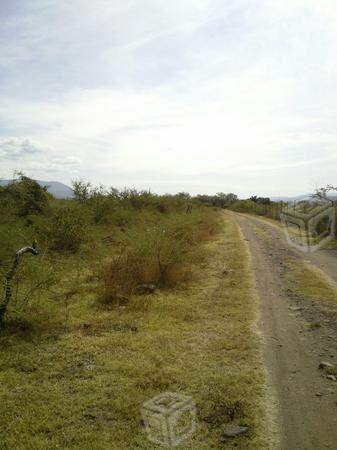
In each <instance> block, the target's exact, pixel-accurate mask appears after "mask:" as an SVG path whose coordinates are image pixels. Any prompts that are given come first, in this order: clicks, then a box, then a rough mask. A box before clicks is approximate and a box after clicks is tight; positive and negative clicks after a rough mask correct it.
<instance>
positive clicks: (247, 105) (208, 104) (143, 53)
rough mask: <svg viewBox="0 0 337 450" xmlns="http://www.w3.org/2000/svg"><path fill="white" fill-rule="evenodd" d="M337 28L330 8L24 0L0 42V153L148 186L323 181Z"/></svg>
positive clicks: (188, 0) (306, 3)
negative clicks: (0, 73)
mask: <svg viewBox="0 0 337 450" xmlns="http://www.w3.org/2000/svg"><path fill="white" fill-rule="evenodd" d="M79 9H80V10H81V14H78V10H79ZM336 19H337V7H336V4H335V2H334V1H333V0H322V1H321V2H316V1H313V0H292V1H290V0H287V1H285V2H275V1H272V0H262V1H259V2H258V1H257V0H254V1H251V0H250V1H248V0H239V1H235V2H234V1H228V2H225V3H224V2H223V1H220V0H207V1H203V0H193V1H192V0H181V1H179V2H166V1H165V2H164V0H151V1H149V0H147V1H145V0H141V1H133V0H129V1H125V2H123V3H120V4H116V3H115V2H110V1H106V0H100V1H97V2H95V5H93V3H92V2H89V1H84V0H71V1H67V2H65V1H58V2H56V1H46V0H38V1H37V2H34V3H33V2H27V7H26V9H25V10H24V11H23V10H22V11H17V13H16V14H14V15H13V16H12V17H11V18H10V19H8V20H7V21H5V23H4V30H5V31H4V36H6V37H7V38H8V37H10V38H9V39H6V40H5V39H4V40H3V41H2V43H0V54H2V62H1V58H0V64H2V65H3V67H4V68H5V69H6V70H7V72H8V78H5V80H4V83H2V86H3V89H2V90H1V88H0V99H1V102H0V122H1V123H2V124H4V130H6V129H8V130H9V132H10V135H11V136H14V138H13V137H11V138H9V137H8V136H4V137H3V138H2V140H3V141H0V149H2V150H0V157H2V158H4V157H6V159H7V162H6V166H5V167H6V169H8V170H12V169H13V168H14V166H16V165H17V164H18V157H19V156H20V162H21V164H22V166H23V167H21V168H22V169H23V170H34V171H35V172H36V171H38V172H39V177H40V178H43V171H44V170H46V171H48V170H49V171H50V170H56V171H57V173H58V174H59V176H60V179H61V180H62V181H69V177H70V175H69V174H70V173H71V171H74V170H80V171H81V175H82V176H86V177H88V178H90V179H91V180H93V181H94V182H100V181H102V182H104V183H106V184H109V183H110V184H115V181H116V180H117V182H118V183H119V184H120V185H125V184H130V183H131V184H132V183H133V182H134V180H136V187H141V188H143V187H144V186H146V187H149V186H151V185H153V186H154V187H155V188H156V189H157V190H166V189H171V190H182V189H184V190H189V186H190V190H191V191H192V190H193V191H197V190H198V185H200V188H202V189H203V190H205V191H209V192H210V191H212V190H213V189H215V190H226V189H228V190H234V188H236V189H238V192H239V193H240V194H241V195H248V194H250V193H251V192H252V191H255V192H256V193H261V194H268V193H269V192H270V193H271V194H273V193H274V194H277V193H282V194H283V193H284V194H287V193H296V190H297V189H299V190H300V191H302V190H305V191H306V190H308V189H310V186H309V185H310V183H313V182H315V183H321V184H325V183H328V182H333V180H332V179H331V178H329V177H333V176H334V175H333V170H332V167H333V166H334V165H335V163H336V157H335V155H336V145H337V132H336V128H335V122H336V117H335V115H336V113H335V105H336V101H337V87H336V86H335V79H336V76H337V67H336V65H335V62H334V60H335V54H336V52H337V29H336V27H335V23H336V22H335V21H336ZM6 33H7V35H6ZM28 86H33V88H34V92H37V93H38V95H32V92H30V91H28ZM13 139H14V141H13ZM25 139H28V141H27V142H28V143H37V142H38V143H39V145H38V146H36V148H39V149H40V150H41V151H43V152H44V153H43V157H42V155H41V154H40V155H37V154H36V159H35V161H36V162H37V164H35V165H34V164H31V163H32V161H31V159H33V158H34V154H33V153H31V154H30V155H31V156H30V157H29V158H31V159H29V158H28V156H27V155H28V153H29V151H28V150H27V149H29V146H28V147H27V145H26V147H27V148H26V150H25V151H24V150H23V147H24V146H23V144H22V142H24V140H25ZM11 140H12V141H11ZM1 142H4V143H5V144H3V145H2V147H1ZM6 142H7V144H6ZM6 145H7V147H6ZM32 145H33V144H32ZM34 148H35V147H34ZM46 149H47V150H46ZM10 150H11V152H12V155H14V156H13V157H12V158H11V159H12V163H10V161H9V157H8V154H9V152H10ZM1 152H2V153H1ZM24 154H25V155H26V156H25V157H24ZM15 155H16V156H15ZM69 155H71V156H69ZM15 168H17V167H15ZM155 173H158V174H160V176H159V178H158V179H156V178H155V176H154V174H155ZM215 180H216V181H215ZM221 180H223V181H221ZM267 182H268V183H270V184H269V185H266V183H267ZM221 183H223V184H224V187H223V188H221V186H220V185H221Z"/></svg>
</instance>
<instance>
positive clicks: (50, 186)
mask: <svg viewBox="0 0 337 450" xmlns="http://www.w3.org/2000/svg"><path fill="white" fill-rule="evenodd" d="M36 181H37V182H38V183H39V185H40V186H42V187H45V186H47V191H48V192H49V193H50V194H52V195H53V196H54V197H56V198H60V199H67V198H73V197H74V193H73V190H72V189H71V188H70V187H69V186H67V185H66V184H63V183H60V182H59V181H41V180H36ZM9 183H12V180H0V186H7V184H9Z"/></svg>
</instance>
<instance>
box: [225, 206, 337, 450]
mask: <svg viewBox="0 0 337 450" xmlns="http://www.w3.org/2000/svg"><path fill="white" fill-rule="evenodd" d="M227 214H230V215H231V217H232V218H233V219H234V220H235V221H236V222H237V224H238V225H239V226H240V228H241V230H242V233H243V235H244V237H245V239H246V241H247V244H248V246H249V249H250V253H251V265H252V270H253V273H254V277H255V280H256V287H257V291H258V295H259V298H260V310H261V314H260V329H261V331H262V333H263V336H264V357H265V364H266V368H267V370H268V373H269V382H270V383H271V387H272V390H273V391H274V392H275V395H276V400H277V405H278V417H277V422H278V425H279V430H280V439H281V443H280V448H281V449H282V450H320V449H331V450H335V449H337V403H336V402H337V382H334V381H330V380H328V379H326V378H325V377H323V376H322V373H321V371H319V370H318V366H319V363H320V362H321V361H322V360H323V361H324V360H328V361H330V362H336V361H337V347H336V345H337V306H336V305H337V302H336V304H332V305H330V306H329V310H328V311H327V308H326V305H325V306H323V305H320V304H319V302H314V301H313V302H310V301H308V300H304V299H301V298H298V297H296V296H294V294H293V292H292V291H291V290H288V289H285V284H284V279H285V276H286V271H287V260H288V259H289V258H292V259H295V260H300V261H310V262H311V263H312V264H315V266H316V267H318V268H320V269H321V270H323V271H324V272H325V273H326V274H327V277H328V276H331V277H333V278H334V280H335V281H337V257H335V254H334V252H329V251H328V252H326V251H324V250H322V251H319V252H316V253H315V254H312V255H308V254H302V253H301V252H300V251H298V250H296V249H294V248H292V247H290V246H289V245H288V243H287V242H286V239H285V237H284V235H283V231H282V229H281V228H280V227H278V226H275V225H273V224H269V223H268V222H267V221H264V220H259V219H257V218H254V217H250V216H247V215H243V214H238V213H232V212H227ZM308 317H310V318H316V317H318V318H319V320H320V323H322V326H320V327H319V328H317V329H310V328H308V327H306V323H307V319H308Z"/></svg>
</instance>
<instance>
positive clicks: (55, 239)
mask: <svg viewBox="0 0 337 450" xmlns="http://www.w3.org/2000/svg"><path fill="white" fill-rule="evenodd" d="M87 227H88V217H87V213H86V211H85V210H83V209H82V208H80V207H78V206H76V205H74V204H70V205H69V206H65V207H62V208H56V209H54V211H53V212H52V214H51V216H50V217H49V218H48V219H47V220H46V221H45V223H44V226H41V225H40V234H44V235H45V239H46V240H47V242H48V246H49V248H50V249H51V250H56V251H59V252H65V251H66V252H73V253H76V252H77V251H78V250H79V248H80V246H81V244H83V243H84V242H85V241H86V240H87V238H88V234H87Z"/></svg>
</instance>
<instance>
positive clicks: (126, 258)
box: [100, 213, 218, 303]
mask: <svg viewBox="0 0 337 450" xmlns="http://www.w3.org/2000/svg"><path fill="white" fill-rule="evenodd" d="M149 217H150V219H152V221H153V220H154V216H151V215H150V216H149ZM160 217H161V218H162V217H163V216H162V215H160ZM144 219H145V217H144ZM157 219H158V217H157ZM147 224H148V225H147V226H146V225H145V224H144V223H142V221H140V222H138V224H137V225H135V226H133V227H132V228H130V229H129V230H127V231H126V232H125V234H124V236H123V242H122V244H123V250H122V251H121V253H119V254H118V255H117V256H115V257H113V258H112V260H111V261H110V263H109V264H108V265H107V266H106V267H105V268H104V271H103V276H102V278H103V290H102V293H101V296H100V300H101V301H102V302H103V303H118V302H119V301H120V299H121V298H123V297H127V298H129V297H130V296H131V295H132V294H133V293H134V291H135V289H136V287H137V286H138V285H140V284H144V283H145V284H148V283H151V284H155V285H157V286H162V287H174V286H176V285H177V284H179V283H181V282H184V281H187V280H189V279H190V278H191V276H192V271H191V267H192V265H194V264H195V263H197V262H199V261H200V260H202V259H203V255H204V252H203V251H202V250H201V249H200V248H199V247H197V246H196V245H195V244H196V243H197V242H199V241H201V240H204V239H205V238H206V237H209V236H210V235H211V234H214V233H215V232H216V230H217V227H218V224H217V216H216V215H205V214H203V213H200V214H197V213H195V214H194V215H186V214H183V215H178V214H177V215H175V216H173V217H169V218H166V219H165V220H163V219H162V220H159V221H158V220H157V223H155V224H153V223H151V221H150V220H149V221H147Z"/></svg>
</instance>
